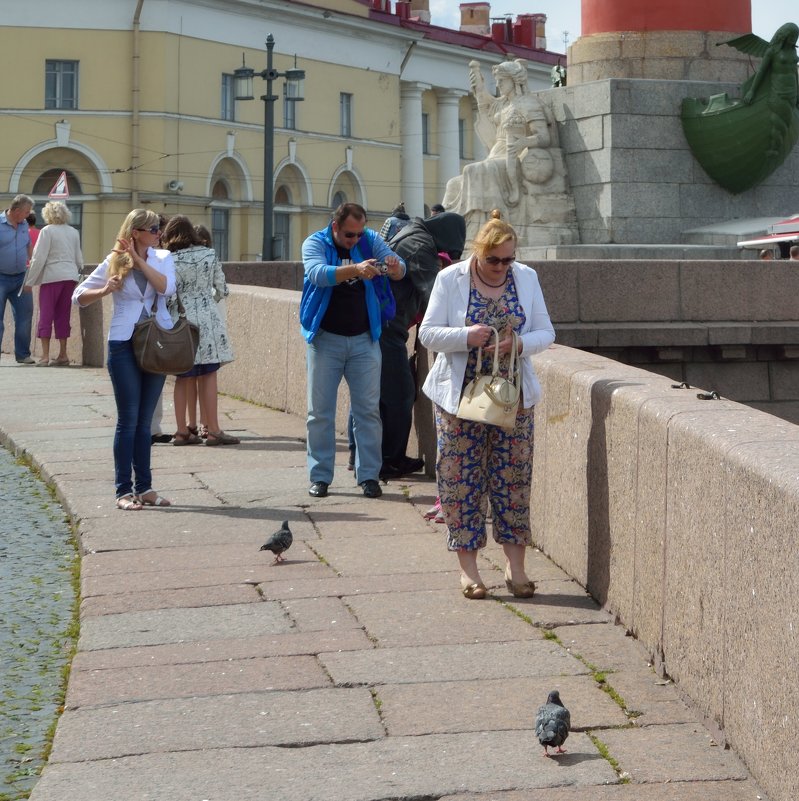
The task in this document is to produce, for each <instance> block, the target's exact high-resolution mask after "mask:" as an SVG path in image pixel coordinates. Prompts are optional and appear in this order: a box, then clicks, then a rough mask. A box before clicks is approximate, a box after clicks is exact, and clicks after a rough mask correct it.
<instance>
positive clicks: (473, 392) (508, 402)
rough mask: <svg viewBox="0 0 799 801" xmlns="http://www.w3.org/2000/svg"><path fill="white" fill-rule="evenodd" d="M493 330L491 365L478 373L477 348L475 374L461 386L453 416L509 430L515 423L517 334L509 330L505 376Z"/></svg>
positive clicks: (479, 356)
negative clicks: (488, 370)
mask: <svg viewBox="0 0 799 801" xmlns="http://www.w3.org/2000/svg"><path fill="white" fill-rule="evenodd" d="M491 330H492V331H493V332H494V344H495V348H494V365H493V369H492V371H491V374H490V375H482V374H481V373H480V372H479V371H480V369H481V366H482V364H483V348H482V346H480V347H479V348H478V349H477V370H478V372H477V374H476V375H475V377H474V378H473V379H472V380H471V381H470V382H469V383H468V384H467V385H466V386H465V387H464V388H463V394H462V395H461V401H460V404H459V405H458V413H457V415H456V416H457V417H460V418H461V419H463V420H474V421H475V422H477V423H487V424H488V425H492V426H499V427H500V428H504V429H507V430H510V431H512V430H513V428H514V426H515V425H516V413H517V411H518V410H519V396H520V394H521V392H520V389H521V382H520V380H519V365H518V362H517V354H518V351H519V337H518V336H517V335H516V332H515V331H513V332H512V334H513V347H512V348H511V353H510V362H509V364H508V377H507V378H504V377H503V376H502V375H500V372H499V348H498V345H499V332H498V331H497V329H496V328H492V329H491Z"/></svg>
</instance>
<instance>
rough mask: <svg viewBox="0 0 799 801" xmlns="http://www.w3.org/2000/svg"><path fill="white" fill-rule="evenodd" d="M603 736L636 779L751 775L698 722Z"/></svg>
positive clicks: (718, 777)
mask: <svg viewBox="0 0 799 801" xmlns="http://www.w3.org/2000/svg"><path fill="white" fill-rule="evenodd" d="M599 736H600V739H601V740H602V742H604V743H605V745H606V746H607V747H608V750H609V752H610V753H611V755H612V756H613V757H614V758H615V759H616V760H617V761H618V763H619V765H620V766H621V769H622V770H623V771H625V772H626V773H628V774H629V775H630V777H631V778H632V780H633V782H637V783H647V782H665V781H677V782H687V781H702V782H704V781H708V780H709V779H714V780H720V779H740V780H743V779H747V778H748V773H747V771H746V768H745V767H744V765H743V763H742V762H741V760H740V759H738V757H737V756H736V755H735V754H734V753H733V752H732V751H728V750H725V749H724V748H722V747H720V746H719V745H717V744H716V743H715V741H714V740H713V738H712V737H711V736H710V733H709V732H708V731H707V730H706V729H704V728H703V727H702V726H701V725H699V724H697V723H690V724H681V725H670V726H647V727H646V728H641V729H639V728H636V729H625V730H616V731H603V732H602V733H601V734H600V735H599Z"/></svg>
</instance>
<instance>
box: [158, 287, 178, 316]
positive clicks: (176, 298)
mask: <svg viewBox="0 0 799 801" xmlns="http://www.w3.org/2000/svg"><path fill="white" fill-rule="evenodd" d="M175 300H176V301H177V303H178V317H185V316H186V309H185V308H184V307H183V301H181V299H180V292H178V290H177V287H176V288H175ZM156 311H158V293H157V292H156V293H155V297H154V298H153V305H152V306H151V307H150V317H155V313H156Z"/></svg>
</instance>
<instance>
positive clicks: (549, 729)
mask: <svg viewBox="0 0 799 801" xmlns="http://www.w3.org/2000/svg"><path fill="white" fill-rule="evenodd" d="M570 727H571V715H570V714H569V710H568V709H566V707H565V706H563V703H562V702H561V700H560V693H559V692H558V691H557V690H553V691H552V692H551V693H550V694H549V695H548V696H547V702H546V703H545V704H544V705H543V706H541V707H539V708H538V712H537V713H536V716H535V736H536V737H538V742H539V743H541V745H543V746H544V756H546V757H548V756H549V751H548V750H547V749H548V748H549V747H550V746H551V747H552V748H557V749H558V750H557V753H559V754H562V753H564V752H565V749H564V748H561V746H562V745H563V743H565V742H566V738H567V737H568V736H569V728H570Z"/></svg>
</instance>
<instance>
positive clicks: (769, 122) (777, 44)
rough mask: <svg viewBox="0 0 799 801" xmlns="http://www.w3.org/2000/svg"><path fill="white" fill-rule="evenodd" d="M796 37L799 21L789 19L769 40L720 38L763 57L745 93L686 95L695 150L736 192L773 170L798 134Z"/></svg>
mask: <svg viewBox="0 0 799 801" xmlns="http://www.w3.org/2000/svg"><path fill="white" fill-rule="evenodd" d="M797 39H799V27H797V26H796V25H794V24H793V23H792V22H789V23H787V24H785V25H783V26H781V27H780V28H779V30H778V31H777V32H776V33H775V34H774V36H773V38H772V40H771V41H770V42H766V41H765V40H764V39H761V38H760V37H759V36H756V35H755V34H752V33H750V34H746V35H745V36H739V37H737V38H736V39H731V40H730V41H729V42H721V43H720V44H726V45H729V46H731V47H735V48H736V49H737V50H740V51H741V52H744V53H748V54H750V55H754V56H758V57H760V58H762V59H763V60H762V61H761V63H760V66H759V67H758V69H757V71H756V72H755V73H754V74H753V75H752V76H751V77H750V78H748V79H747V80H746V81H745V82H744V84H743V85H742V86H741V98H740V99H739V100H731V99H730V97H729V96H728V95H727V93H726V92H724V93H722V94H718V95H713V96H712V97H711V98H710V100H709V101H707V102H705V101H703V100H698V99H696V98H692V97H688V98H685V99H684V100H683V103H682V125H683V131H684V132H685V138H686V139H687V140H688V144H689V145H690V147H691V151H692V152H693V154H694V156H695V157H696V160H697V161H698V162H699V163H700V164H701V165H702V168H703V169H704V170H705V172H706V173H707V174H708V175H709V176H710V177H711V178H712V179H713V180H714V181H716V183H718V184H720V185H721V186H723V187H724V188H725V189H727V190H729V191H730V192H732V193H734V194H738V193H740V192H744V191H746V190H747V189H751V188H752V187H754V186H757V185H758V184H760V183H761V182H762V181H763V180H764V179H766V178H767V177H768V176H769V175H771V173H773V172H774V170H776V169H777V167H779V166H780V165H781V164H782V163H783V162H784V161H785V159H786V158H787V157H788V154H789V153H790V152H791V150H793V147H794V145H795V144H796V141H797V139H799V81H798V80H797V61H798V60H799V59H797V55H796V42H797Z"/></svg>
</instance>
